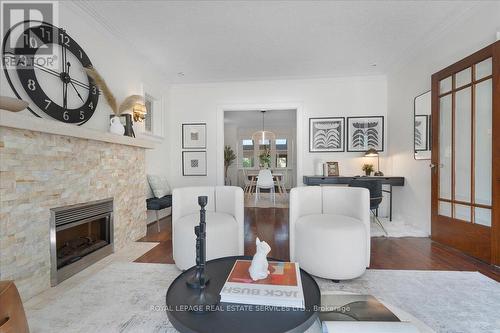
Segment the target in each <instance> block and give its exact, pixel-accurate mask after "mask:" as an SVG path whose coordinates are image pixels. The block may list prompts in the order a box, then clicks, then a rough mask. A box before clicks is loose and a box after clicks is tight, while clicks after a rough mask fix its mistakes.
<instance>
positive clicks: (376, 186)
mask: <svg viewBox="0 0 500 333" xmlns="http://www.w3.org/2000/svg"><path fill="white" fill-rule="evenodd" d="M349 187H362V188H366V189H368V190H369V191H370V211H371V212H372V214H373V217H374V218H375V221H376V222H377V224H378V225H379V226H380V227H381V228H382V230H383V231H384V234H385V235H386V236H387V231H386V230H385V228H384V226H383V225H382V222H380V220H379V219H378V216H377V214H375V211H376V210H377V209H378V207H379V206H380V203H381V202H382V199H383V197H382V183H381V182H380V180H377V179H353V180H351V182H350V183H349Z"/></svg>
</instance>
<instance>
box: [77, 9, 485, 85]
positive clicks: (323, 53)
mask: <svg viewBox="0 0 500 333" xmlns="http://www.w3.org/2000/svg"><path fill="white" fill-rule="evenodd" d="M76 4H77V6H79V7H81V8H82V9H84V10H86V11H87V12H88V13H90V14H91V15H92V16H93V17H94V18H95V19H96V20H97V21H99V22H100V23H101V24H102V25H103V26H105V28H106V29H108V30H109V31H111V32H112V33H113V34H114V35H115V36H116V37H117V38H118V39H120V40H122V41H123V42H124V43H126V44H127V45H132V46H133V48H135V49H136V50H139V53H140V54H141V55H142V56H144V58H145V59H146V60H147V61H148V62H150V63H152V64H153V65H154V66H156V67H157V68H158V71H159V72H161V73H163V74H164V76H165V77H166V79H167V80H168V81H169V82H172V83H194V82H210V81H233V80H257V79H280V78H314V77H331V76H352V75H378V74H385V73H387V71H389V70H390V68H391V67H392V66H395V65H396V64H398V63H399V62H401V61H404V59H406V58H407V57H409V56H411V55H412V54H414V53H416V52H418V50H419V49H421V48H423V47H424V46H425V45H426V44H427V43H429V42H430V41H431V40H432V39H433V38H435V37H436V35H438V34H440V33H442V32H443V31H444V30H445V29H446V28H447V27H448V26H449V25H450V23H451V22H454V20H458V19H459V18H460V17H462V16H463V15H466V14H467V15H472V14H471V12H470V10H471V9H472V8H474V7H475V6H477V2H473V1H153V0H146V1H144V0H143V1H137V0H136V1H122V0H118V1H110V0H107V1H106V0H105V1H103V0H99V1H80V2H77V3H76ZM179 73H181V74H179Z"/></svg>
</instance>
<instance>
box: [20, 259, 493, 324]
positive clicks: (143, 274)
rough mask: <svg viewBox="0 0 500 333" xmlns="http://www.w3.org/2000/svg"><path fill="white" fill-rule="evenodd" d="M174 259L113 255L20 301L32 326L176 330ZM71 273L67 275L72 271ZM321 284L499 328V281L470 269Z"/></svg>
mask: <svg viewBox="0 0 500 333" xmlns="http://www.w3.org/2000/svg"><path fill="white" fill-rule="evenodd" d="M179 273H180V271H179V270H178V269H177V268H176V267H175V265H165V264H139V263H123V262H117V263H111V264H110V265H108V266H107V267H105V268H103V269H102V270H99V271H97V272H96V273H95V274H93V275H91V276H89V277H88V278H87V279H85V280H82V281H81V282H80V283H78V284H75V283H71V281H69V283H66V282H68V281H64V282H63V283H61V284H60V285H59V286H57V287H56V288H52V289H50V290H48V291H46V292H45V293H42V294H41V295H38V296H36V297H34V298H32V299H31V300H29V301H28V302H27V303H26V312H27V316H28V321H29V325H30V329H31V331H32V332H34V333H44V332H47V333H48V332H50V333H62V332H64V333H67V332H86V333H87V332H123V333H130V332H134V333H135V332H176V330H175V329H174V328H173V327H172V325H171V324H170V322H169V321H168V319H167V316H166V313H165V308H164V300H165V293H166V291H167V288H168V286H169V284H170V283H171V281H173V279H174V278H175V277H176V276H177V275H178V274H179ZM70 280H71V279H70ZM318 284H319V286H320V288H321V290H322V291H324V292H355V293H362V294H372V295H375V296H376V297H377V298H379V299H380V300H382V301H384V302H390V303H391V304H394V305H395V306H397V307H398V308H400V309H402V310H403V311H406V312H407V313H409V314H411V315H412V316H414V317H416V318H418V319H420V320H421V321H423V322H425V323H426V324H427V325H429V326H430V327H432V328H433V329H434V330H435V331H437V332H498V328H499V327H500V322H499V318H498V313H497V310H498V307H499V304H500V288H499V284H498V283H497V282H495V281H493V280H491V279H489V278H487V277H485V276H483V275H481V274H479V273H476V272H441V271H397V270H369V271H367V273H366V274H365V275H364V276H363V277H361V278H359V279H356V280H354V281H351V282H343V283H339V284H335V283H333V282H331V281H329V280H322V279H318Z"/></svg>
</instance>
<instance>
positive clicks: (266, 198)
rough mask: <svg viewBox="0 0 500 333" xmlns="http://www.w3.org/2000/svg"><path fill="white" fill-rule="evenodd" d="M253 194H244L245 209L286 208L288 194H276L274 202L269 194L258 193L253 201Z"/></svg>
mask: <svg viewBox="0 0 500 333" xmlns="http://www.w3.org/2000/svg"><path fill="white" fill-rule="evenodd" d="M255 196H256V194H255V193H250V194H245V207H249V208H288V197H289V194H288V193H285V194H281V193H276V195H275V200H274V202H273V197H272V195H271V194H270V193H260V194H259V198H258V200H255Z"/></svg>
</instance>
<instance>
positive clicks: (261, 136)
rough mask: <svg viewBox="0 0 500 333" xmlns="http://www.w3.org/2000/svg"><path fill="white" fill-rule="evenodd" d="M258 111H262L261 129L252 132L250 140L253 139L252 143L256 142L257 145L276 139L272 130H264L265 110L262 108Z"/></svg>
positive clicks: (269, 142) (269, 143)
mask: <svg viewBox="0 0 500 333" xmlns="http://www.w3.org/2000/svg"><path fill="white" fill-rule="evenodd" d="M260 112H261V113H262V130H261V131H257V132H255V133H254V134H252V140H253V142H254V144H257V145H264V144H266V142H267V144H268V145H271V142H272V141H274V140H275V139H276V135H274V133H273V132H270V131H266V127H265V122H264V117H265V114H266V111H265V110H262V111H260Z"/></svg>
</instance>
